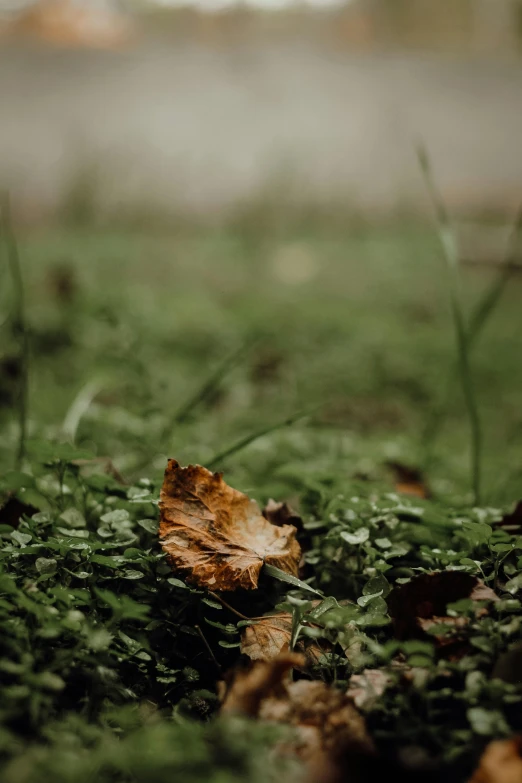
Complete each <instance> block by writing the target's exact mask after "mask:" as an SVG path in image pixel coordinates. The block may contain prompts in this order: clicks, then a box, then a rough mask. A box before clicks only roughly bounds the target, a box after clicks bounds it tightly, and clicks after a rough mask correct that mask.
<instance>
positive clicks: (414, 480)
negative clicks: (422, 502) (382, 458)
mask: <svg viewBox="0 0 522 783" xmlns="http://www.w3.org/2000/svg"><path fill="white" fill-rule="evenodd" d="M386 464H387V466H388V467H389V468H390V470H391V471H392V473H393V475H394V479H395V490H396V491H397V492H398V493H399V494H401V495H412V496H413V497H417V498H429V497H430V495H431V493H430V490H429V489H428V486H427V484H426V481H425V479H424V476H423V474H422V471H420V470H419V469H418V468H412V467H410V466H408V465H404V464H403V463H402V462H394V461H390V462H387V463H386Z"/></svg>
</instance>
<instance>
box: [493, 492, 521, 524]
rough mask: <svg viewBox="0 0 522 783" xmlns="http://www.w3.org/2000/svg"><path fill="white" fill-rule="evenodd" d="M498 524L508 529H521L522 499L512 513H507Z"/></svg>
mask: <svg viewBox="0 0 522 783" xmlns="http://www.w3.org/2000/svg"><path fill="white" fill-rule="evenodd" d="M497 524H498V525H499V527H503V528H507V529H508V530H513V531H516V530H520V528H521V527H522V500H519V502H518V503H517V505H516V506H515V508H514V509H513V511H512V512H511V514H505V515H504V516H503V517H502V519H501V520H500V522H498V523H497Z"/></svg>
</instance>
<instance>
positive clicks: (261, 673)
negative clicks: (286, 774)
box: [221, 653, 373, 763]
mask: <svg viewBox="0 0 522 783" xmlns="http://www.w3.org/2000/svg"><path fill="white" fill-rule="evenodd" d="M304 663H305V661H304V658H303V657H302V656H300V655H295V654H292V653H286V654H283V655H280V656H278V657H277V658H275V659H274V660H272V661H270V662H268V663H267V662H257V663H255V664H253V666H252V667H251V668H250V669H249V670H248V671H247V672H238V673H237V674H236V675H235V678H234V679H233V681H232V683H231V684H230V686H229V688H228V691H227V693H226V694H225V697H224V700H223V705H222V708H221V711H222V712H223V713H231V712H233V713H241V714H245V715H248V716H250V717H253V718H257V719H259V720H264V721H270V722H275V723H282V724H286V725H289V726H292V727H293V728H294V729H295V730H296V740H295V742H294V743H293V744H292V747H291V748H289V747H288V746H287V745H285V750H287V751H288V750H292V751H293V752H294V753H296V754H297V755H299V756H300V757H301V758H303V759H304V760H305V761H307V762H313V763H316V762H317V760H318V759H320V758H321V757H322V756H330V755H332V754H336V753H339V752H341V751H342V750H345V749H346V748H348V747H351V748H353V749H354V750H358V751H359V752H361V753H368V752H371V751H372V750H373V746H372V742H371V739H370V738H369V736H368V734H367V731H366V726H365V723H364V720H363V718H362V716H361V715H360V713H359V712H358V711H357V710H356V708H355V707H354V706H353V703H352V701H351V700H350V699H348V697H347V696H345V694H343V693H342V692H341V691H339V690H337V689H336V688H333V687H331V686H328V685H326V684H325V683H324V682H322V681H318V680H316V681H310V680H298V681H297V682H291V681H290V680H289V679H288V677H287V674H288V672H289V671H290V670H291V669H292V668H299V667H302V666H303V665H304Z"/></svg>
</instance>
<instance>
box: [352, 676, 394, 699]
mask: <svg viewBox="0 0 522 783" xmlns="http://www.w3.org/2000/svg"><path fill="white" fill-rule="evenodd" d="M391 682H392V678H391V677H390V673H389V672H387V671H385V670H384V669H364V671H362V672H361V673H360V674H352V676H351V677H350V681H349V683H348V690H347V692H346V695H347V696H348V697H349V698H350V699H351V700H352V701H353V703H354V704H355V706H356V707H359V708H364V707H367V706H368V705H369V704H371V703H372V702H373V701H375V699H378V698H379V696H382V694H383V693H384V691H385V690H386V688H387V687H388V685H389V684H390V683H391Z"/></svg>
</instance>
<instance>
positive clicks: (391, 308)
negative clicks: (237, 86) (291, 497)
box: [0, 226, 522, 503]
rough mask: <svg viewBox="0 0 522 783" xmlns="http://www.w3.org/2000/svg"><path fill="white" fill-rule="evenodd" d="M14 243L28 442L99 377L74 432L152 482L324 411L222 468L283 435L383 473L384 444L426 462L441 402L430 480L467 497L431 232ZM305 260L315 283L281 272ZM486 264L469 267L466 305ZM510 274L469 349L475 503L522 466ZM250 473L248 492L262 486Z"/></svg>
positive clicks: (485, 278)
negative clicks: (480, 435)
mask: <svg viewBox="0 0 522 783" xmlns="http://www.w3.org/2000/svg"><path fill="white" fill-rule="evenodd" d="M21 253H22V259H23V265H24V275H25V279H26V289H27V291H26V299H27V319H28V322H29V326H30V328H31V330H32V359H31V379H30V401H29V419H30V422H29V424H30V428H31V432H32V434H33V436H34V435H40V434H45V436H58V435H59V434H60V429H61V427H62V425H63V422H64V419H65V417H66V414H67V411H68V409H69V408H70V406H71V405H72V403H73V401H74V399H75V398H76V397H77V395H78V394H81V392H82V389H85V388H86V387H89V385H90V384H92V383H93V382H94V383H96V384H97V385H98V386H99V387H100V388H101V390H100V391H99V393H98V394H97V396H96V397H95V398H94V400H93V402H92V404H91V405H90V406H89V407H88V408H87V410H86V411H85V412H84V414H83V417H82V419H81V421H80V422H79V424H78V431H77V442H78V443H80V444H82V443H88V445H89V447H90V448H91V449H94V451H95V452H96V453H97V454H98V455H100V456H110V457H111V458H112V459H113V461H114V462H115V463H116V464H117V465H118V467H120V468H121V469H122V470H123V471H124V472H126V471H129V472H130V473H131V475H132V474H133V471H134V470H135V468H137V469H139V471H141V472H142V473H143V475H152V474H153V475H156V476H157V475H159V474H160V473H161V470H162V468H163V463H164V456H165V455H166V454H175V455H176V456H177V457H178V458H179V459H181V460H182V461H187V460H198V461H201V462H206V461H208V460H210V459H212V458H213V457H214V456H215V455H217V454H219V453H221V452H223V451H225V450H226V449H228V447H229V446H231V445H232V444H234V443H235V442H236V441H238V440H240V439H242V438H244V437H247V436H249V435H250V434H251V433H252V432H254V431H256V430H259V429H262V428H263V427H265V426H266V427H270V426H271V425H272V424H274V423H276V422H278V421H279V420H284V419H285V418H286V417H290V416H293V415H295V414H296V413H298V412H299V411H301V410H303V409H310V408H313V407H314V406H320V407H319V409H318V410H317V411H316V412H315V413H313V414H311V415H310V417H309V418H308V420H306V421H304V422H301V423H297V424H296V425H295V426H294V427H293V428H292V429H291V430H287V431H285V432H278V431H276V432H274V433H273V434H272V435H267V437H266V438H264V439H261V440H259V441H258V442H256V443H254V444H252V446H250V447H249V448H247V449H246V450H245V451H244V452H241V453H240V455H238V458H236V459H232V458H231V459H230V460H229V464H228V466H227V467H228V468H229V469H230V470H232V471H233V472H234V471H236V472H237V473H238V476H239V477H240V480H246V481H247V484H250V483H251V481H252V479H251V478H250V476H249V471H250V469H251V468H250V465H249V463H258V460H259V456H260V455H261V456H262V455H268V454H269V453H270V452H273V451H276V452H277V453H279V454H281V453H282V451H281V448H282V447H281V443H283V444H288V448H289V449H290V450H292V448H295V446H293V444H295V443H296V442H299V451H300V453H301V454H302V458H303V462H306V461H307V458H311V457H312V455H315V457H314V459H317V452H318V451H319V452H320V453H321V459H322V460H324V459H327V458H328V457H327V455H328V454H331V461H332V469H334V470H335V469H338V468H340V469H342V470H344V469H346V467H347V466H346V462H347V461H348V462H349V463H350V465H351V467H350V468H349V469H350V470H352V469H353V471H355V472H357V464H355V463H359V462H361V461H364V460H370V461H373V462H372V467H373V468H374V469H378V465H379V463H380V462H382V461H383V459H384V458H386V457H390V456H393V455H395V456H397V457H400V458H402V459H404V460H405V461H406V462H412V463H417V464H422V463H423V462H424V459H425V453H424V452H425V451H426V448H427V444H426V442H425V441H424V434H425V430H426V424H427V422H428V421H429V419H430V416H431V415H432V414H433V411H434V410H436V409H437V406H440V404H441V400H442V402H444V403H445V405H444V408H445V410H444V411H443V412H444V415H443V417H442V421H441V423H440V426H439V425H438V427H437V433H436V443H435V451H434V454H433V459H431V472H432V478H433V480H434V481H435V482H439V484H440V485H441V486H440V489H441V491H444V492H446V491H447V492H449V493H451V492H461V493H462V492H466V491H468V490H469V475H468V473H469V471H468V468H467V462H468V457H467V453H468V449H469V434H468V429H467V424H466V422H465V419H464V415H463V414H464V412H465V407H464V404H463V400H462V395H461V392H460V389H459V384H458V381H457V382H455V383H454V384H453V385H452V387H451V392H450V394H449V397H448V399H446V396H445V395H446V390H445V388H444V381H443V378H445V377H446V376H447V375H448V372H450V371H451V368H452V366H454V363H455V348H454V341H453V336H452V323H451V314H450V311H449V306H448V296H447V292H446V283H445V280H444V262H443V261H442V260H441V258H440V252H439V249H438V243H437V238H436V236H434V235H433V233H432V231H431V229H430V228H426V227H409V226H405V227H398V228H389V229H382V230H375V229H366V228H364V227H359V228H358V229H356V230H352V231H347V232H346V233H345V234H341V233H337V234H336V235H334V236H324V235H321V234H320V233H318V232H316V233H315V234H313V233H312V234H310V235H306V234H303V233H301V234H299V235H298V236H275V237H271V236H270V235H268V236H264V235H255V234H246V235H242V234H241V233H239V232H237V233H225V232H223V233H217V232H216V233H212V232H206V233H203V234H193V235H190V234H189V235H187V234H180V235H177V236H176V235H174V236H173V235H169V234H166V233H165V234H163V235H152V236H151V235H147V234H143V233H135V234H132V233H129V232H121V233H120V232H109V231H101V230H100V231H94V232H93V231H85V232H81V231H56V232H53V233H44V234H41V235H34V236H27V237H23V238H22V241H21ZM303 255H304V256H305V263H307V264H308V265H309V266H310V267H311V271H310V275H311V277H310V279H308V280H305V281H303V282H295V283H292V282H288V281H287V278H288V276H289V275H290V276H291V274H292V269H293V267H292V264H294V263H299V260H300V258H301V256H303ZM294 257H297V261H296V262H294V260H293V258H294ZM57 269H58V270H63V269H67V270H68V272H67V274H68V275H69V274H70V276H71V283H72V285H73V286H74V288H75V291H74V293H73V294H72V299H71V301H61V300H60V298H59V296H57V294H56V292H55V291H53V276H54V278H56V277H57V274H59V273H61V274H62V275H63V272H60V271H58V273H57V271H56V270H57ZM281 269H282V271H281ZM278 270H279V271H278ZM2 273H3V276H4V277H3V284H2V291H3V292H4V295H3V308H2V309H3V313H4V315H5V316H7V314H8V312H9V287H8V285H7V283H8V279H7V276H6V271H5V269H4V270H3V272H2ZM494 275H495V273H494V272H490V271H488V270H484V269H481V270H475V269H470V270H466V271H465V275H464V280H463V300H464V303H463V304H464V308H465V310H467V311H468V312H469V311H471V309H472V306H473V305H474V303H475V302H476V301H477V299H478V298H479V297H480V296H481V294H482V293H483V292H484V291H486V290H488V288H489V286H490V284H491V280H492V278H493V277H494ZM56 285H57V283H56V280H55V281H54V288H56ZM520 286H521V284H520V281H519V280H518V279H517V278H516V277H514V278H513V279H512V280H511V281H510V283H509V285H508V287H507V290H506V291H505V294H504V297H503V299H502V302H501V305H500V306H499V307H498V309H497V310H496V312H495V313H494V314H493V316H492V317H491V318H490V321H489V323H488V324H487V325H486V328H485V329H484V333H483V334H482V335H481V337H480V340H479V341H478V343H477V344H476V345H475V346H474V349H473V355H472V364H473V373H474V377H475V382H476V388H477V397H478V402H479V407H480V413H481V417H482V420H483V430H484V440H485V444H484V452H485V458H484V465H483V470H484V477H483V478H484V502H485V503H501V502H509V501H510V500H512V499H513V496H514V495H513V493H514V487H516V486H517V484H518V481H519V478H520V476H519V473H518V465H517V460H516V457H515V455H516V454H517V450H518V448H519V445H520V441H521V439H522V415H521V414H520V409H519V405H518V389H519V388H520V380H521V377H520V376H521V375H522V369H519V367H520V365H519V362H517V361H516V355H517V352H518V347H519V333H520V325H521V321H522V315H521V314H520V311H519V301H518V300H519V296H520ZM4 335H5V336H4V340H3V346H4V348H3V350H4V355H5V356H8V355H9V353H10V351H12V350H15V349H16V346H15V344H14V342H13V343H12V344H10V343H9V339H8V330H7V328H6V327H4ZM250 343H252V346H251V347H250V349H249V348H248V345H249V344H250ZM243 347H245V352H244V356H242V357H241V356H240V357H239V358H238V361H237V362H235V363H234V362H233V366H231V367H230V368H226V367H225V368H224V369H225V370H226V372H224V373H223V378H221V379H219V378H218V379H217V382H216V383H215V384H214V385H215V387H216V388H215V389H214V391H212V388H211V389H207V392H206V393H205V395H204V399H202V400H201V401H200V404H199V405H198V406H197V407H196V408H195V409H194V416H193V417H192V420H189V419H190V418H191V417H190V416H185V415H184V416H183V417H182V418H183V420H182V421H176V417H177V415H178V414H179V412H180V411H182V410H183V408H184V406H185V403H186V402H187V401H193V400H197V396H198V393H199V392H200V390H201V389H203V388H204V386H205V384H206V383H207V381H208V380H209V378H212V376H213V375H214V374H215V373H216V371H217V372H218V373H219V371H220V369H221V368H222V367H223V363H224V362H225V363H226V360H227V358H228V357H230V356H231V354H234V353H235V352H236V351H238V350H241V349H242V348H243ZM9 415H10V412H9V411H7V410H6V411H5V412H4V421H6V422H7V419H8V418H9ZM6 426H7V423H6ZM15 437H16V432H15V428H14V426H11V428H10V429H9V428H8V429H7V434H6V435H4V437H3V438H2V446H1V447H0V459H1V461H2V464H4V465H6V466H7V465H10V461H11V460H12V450H13V442H14V440H13V439H14V438H15ZM274 443H277V444H278V446H277V448H276V449H274V448H273V444H274ZM284 448H286V446H284ZM430 449H431V444H430ZM343 454H344V455H345V456H342V455H343ZM343 460H344V463H345V464H344V465H343V467H342V468H341V462H343ZM242 472H243V474H244V479H243V476H242V475H241V473H242ZM260 473H262V471H260V470H259V469H257V470H256V471H255V481H256V483H257V485H258V486H259V482H260V481H261V482H263V481H264V480H265V479H264V478H263V477H262V475H260ZM445 487H446V488H447V490H446V489H444V488H445ZM515 494H516V493H515Z"/></svg>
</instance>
